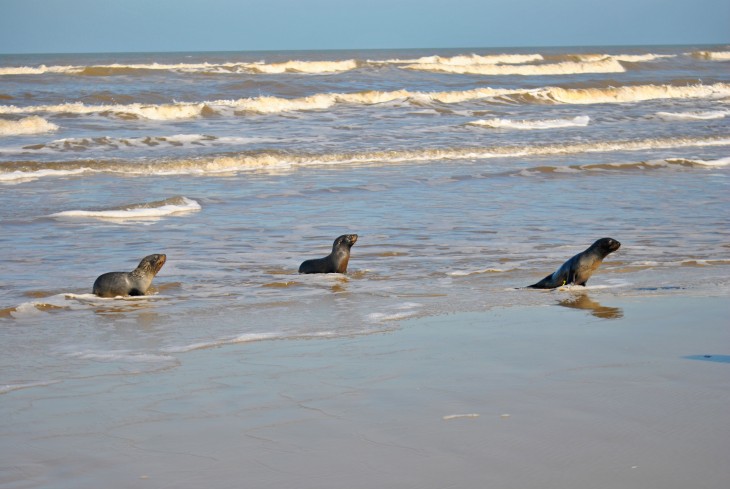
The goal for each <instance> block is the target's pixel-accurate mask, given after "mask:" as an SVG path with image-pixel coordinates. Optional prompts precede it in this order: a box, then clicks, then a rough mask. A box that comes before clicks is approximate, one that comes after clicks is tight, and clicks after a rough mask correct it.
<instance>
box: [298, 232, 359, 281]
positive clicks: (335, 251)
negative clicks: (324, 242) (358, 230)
mask: <svg viewBox="0 0 730 489" xmlns="http://www.w3.org/2000/svg"><path fill="white" fill-rule="evenodd" d="M355 241H357V234H343V235H342V236H340V237H339V238H337V239H336V240H335V242H334V243H333V244H332V253H330V254H329V255H327V256H325V257H324V258H317V259H315V260H306V261H305V262H303V263H302V264H301V265H299V273H345V272H347V263H348V262H349V261H350V248H352V245H354V244H355Z"/></svg>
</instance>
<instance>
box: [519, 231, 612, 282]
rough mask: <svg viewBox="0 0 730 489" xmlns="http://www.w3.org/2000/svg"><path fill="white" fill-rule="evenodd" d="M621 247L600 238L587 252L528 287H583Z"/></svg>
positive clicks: (607, 239) (579, 254) (610, 240)
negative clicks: (571, 285) (569, 285)
mask: <svg viewBox="0 0 730 489" xmlns="http://www.w3.org/2000/svg"><path fill="white" fill-rule="evenodd" d="M620 247H621V243H619V242H618V241H616V240H615V239H612V238H601V239H599V240H598V241H596V242H595V243H593V244H592V245H591V246H590V247H589V248H588V249H587V250H585V251H584V252H582V253H578V254H577V255H575V256H574V257H573V258H571V259H570V260H568V261H566V262H565V263H563V264H562V265H561V266H560V268H558V269H557V270H556V271H555V272H554V273H552V274H550V275H548V276H547V277H545V278H544V279H542V280H540V281H539V282H538V283H536V284H532V285H528V287H530V288H533V289H554V288H556V287H560V286H561V285H566V284H578V285H585V284H586V282H588V279H589V278H591V275H593V272H595V271H596V269H597V268H598V267H599V265H600V264H601V262H603V259H604V258H606V257H607V256H608V255H609V253H613V252H614V251H616V250H617V249H619V248H620Z"/></svg>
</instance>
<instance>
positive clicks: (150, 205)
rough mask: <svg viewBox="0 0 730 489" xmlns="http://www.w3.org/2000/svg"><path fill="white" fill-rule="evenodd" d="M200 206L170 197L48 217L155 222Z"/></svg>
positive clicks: (195, 209)
mask: <svg viewBox="0 0 730 489" xmlns="http://www.w3.org/2000/svg"><path fill="white" fill-rule="evenodd" d="M200 209H201V207H200V204H199V203H198V202H196V201H195V200H192V199H188V198H187V197H181V196H180V197H172V198H169V199H165V200H159V201H155V202H143V203H140V204H131V205H127V206H123V207H117V208H112V209H106V210H98V211H83V210H73V211H63V212H57V213H55V214H51V215H50V216H49V217H57V218H58V217H60V218H69V217H70V218H74V217H82V218H86V217H90V218H95V219H110V220H118V221H125V220H141V219H146V220H157V219H159V218H161V217H166V216H172V215H179V214H187V213H190V212H195V211H199V210H200Z"/></svg>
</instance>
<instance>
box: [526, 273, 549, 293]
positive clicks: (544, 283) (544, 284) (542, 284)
mask: <svg viewBox="0 0 730 489" xmlns="http://www.w3.org/2000/svg"><path fill="white" fill-rule="evenodd" d="M552 278H553V274H550V275H548V276H547V277H545V278H544V279H542V280H540V281H539V282H537V283H535V284H532V285H528V286H527V287H528V288H530V289H552V288H553V285H552Z"/></svg>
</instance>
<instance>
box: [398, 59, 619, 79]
mask: <svg viewBox="0 0 730 489" xmlns="http://www.w3.org/2000/svg"><path fill="white" fill-rule="evenodd" d="M404 68H405V69H408V70H418V71H434V72H442V73H455V74H466V75H524V76H545V75H573V74H580V73H623V72H625V71H626V69H625V68H624V67H623V66H622V65H621V63H619V62H618V61H617V60H615V59H603V60H600V61H591V62H573V61H565V62H562V63H546V64H530V65H492V64H478V65H444V64H441V63H414V64H411V65H406V66H404Z"/></svg>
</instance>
